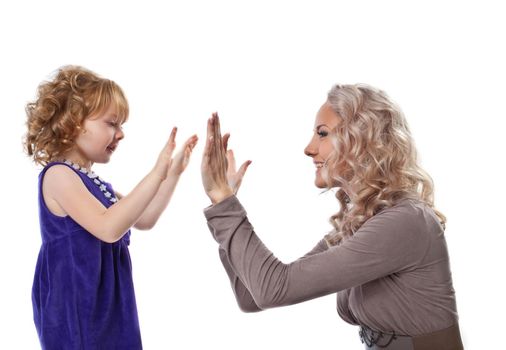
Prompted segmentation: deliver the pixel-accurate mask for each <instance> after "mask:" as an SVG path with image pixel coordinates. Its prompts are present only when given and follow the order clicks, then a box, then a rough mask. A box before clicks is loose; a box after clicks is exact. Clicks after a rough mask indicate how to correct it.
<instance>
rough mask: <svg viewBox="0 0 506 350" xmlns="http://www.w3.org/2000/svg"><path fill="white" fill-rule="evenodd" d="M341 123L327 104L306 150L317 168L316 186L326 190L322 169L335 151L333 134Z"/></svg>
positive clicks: (321, 112)
mask: <svg viewBox="0 0 506 350" xmlns="http://www.w3.org/2000/svg"><path fill="white" fill-rule="evenodd" d="M338 123H339V116H338V115H337V114H336V112H334V110H333V109H332V107H331V106H330V104H329V103H328V102H325V103H324V104H323V105H322V106H321V108H320V110H319V111H318V113H317V114H316V120H315V124H314V130H313V137H312V138H311V141H310V142H309V144H308V145H307V146H306V148H305V149H304V153H305V154H306V155H307V156H309V157H311V158H313V163H314V164H315V166H316V174H315V175H316V177H315V186H316V187H318V188H326V187H327V182H326V181H325V180H324V178H323V177H322V169H323V167H325V166H326V164H325V162H326V161H327V159H328V158H329V157H330V155H331V153H332V152H333V151H334V145H333V144H332V139H331V136H330V135H331V133H333V132H334V128H335V127H336V126H337V124H338Z"/></svg>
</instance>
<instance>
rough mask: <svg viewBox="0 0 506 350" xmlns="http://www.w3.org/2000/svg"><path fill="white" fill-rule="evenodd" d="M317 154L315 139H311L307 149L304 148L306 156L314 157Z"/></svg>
mask: <svg viewBox="0 0 506 350" xmlns="http://www.w3.org/2000/svg"><path fill="white" fill-rule="evenodd" d="M316 153H317V152H316V147H315V145H314V142H313V139H311V141H310V142H309V143H308V145H307V146H306V148H304V154H305V155H306V156H308V157H314V156H315V155H316Z"/></svg>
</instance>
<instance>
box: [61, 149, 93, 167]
mask: <svg viewBox="0 0 506 350" xmlns="http://www.w3.org/2000/svg"><path fill="white" fill-rule="evenodd" d="M62 158H63V159H64V160H68V161H70V162H72V163H74V164H77V165H79V166H80V167H81V168H84V169H86V170H88V171H91V166H92V165H93V162H92V161H91V160H89V159H87V158H86V157H84V156H83V155H82V154H80V153H79V152H76V151H72V152H69V153H67V154H65V155H64V156H63V157H62Z"/></svg>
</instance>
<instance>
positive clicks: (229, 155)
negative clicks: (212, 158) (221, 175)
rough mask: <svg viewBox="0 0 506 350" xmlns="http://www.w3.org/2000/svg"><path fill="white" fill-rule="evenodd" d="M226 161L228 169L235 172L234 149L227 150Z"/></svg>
mask: <svg viewBox="0 0 506 350" xmlns="http://www.w3.org/2000/svg"><path fill="white" fill-rule="evenodd" d="M227 161H228V169H227V170H228V171H232V172H234V173H235V167H236V165H235V156H234V151H232V150H231V149H229V150H228V151H227Z"/></svg>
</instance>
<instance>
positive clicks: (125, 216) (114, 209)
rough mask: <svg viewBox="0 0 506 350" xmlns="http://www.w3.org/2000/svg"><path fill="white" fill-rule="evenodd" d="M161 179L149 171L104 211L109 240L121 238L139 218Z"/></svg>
mask: <svg viewBox="0 0 506 350" xmlns="http://www.w3.org/2000/svg"><path fill="white" fill-rule="evenodd" d="M163 181H164V180H163V179H162V178H161V177H160V176H159V175H157V174H156V173H154V172H153V171H152V172H150V173H149V174H148V175H146V176H145V177H144V178H143V179H142V180H141V182H139V184H137V186H135V188H134V189H133V190H132V191H131V192H130V193H129V194H128V195H127V196H125V197H123V198H122V199H121V200H120V201H118V202H117V203H116V204H114V205H113V206H111V207H110V208H109V209H107V210H106V211H105V212H104V219H105V222H106V225H105V230H106V236H107V237H109V240H110V242H115V241H118V240H119V239H121V237H123V235H124V234H125V233H126V232H127V231H128V230H129V229H130V227H132V226H133V225H134V224H135V223H136V222H137V221H138V220H139V218H140V217H141V215H142V213H143V212H144V211H145V210H146V208H147V207H148V205H149V204H150V202H151V201H152V200H153V198H154V197H155V195H156V194H157V192H158V190H159V188H160V186H161V184H162V183H163Z"/></svg>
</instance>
